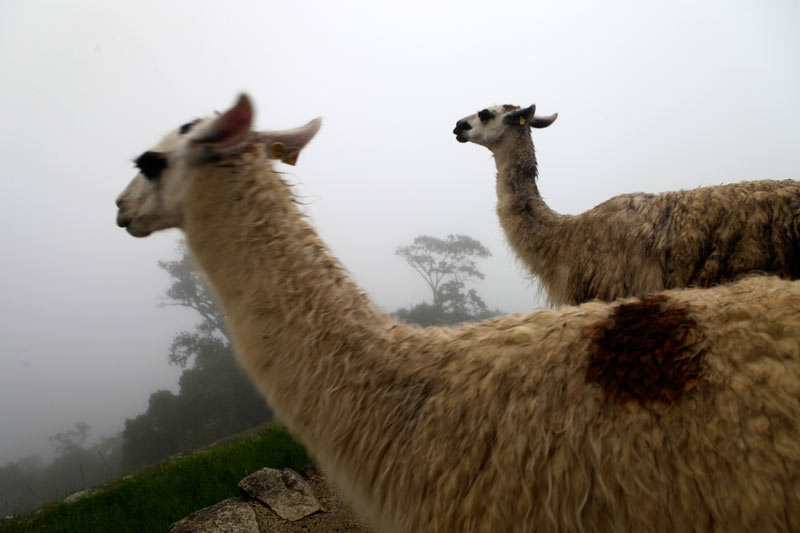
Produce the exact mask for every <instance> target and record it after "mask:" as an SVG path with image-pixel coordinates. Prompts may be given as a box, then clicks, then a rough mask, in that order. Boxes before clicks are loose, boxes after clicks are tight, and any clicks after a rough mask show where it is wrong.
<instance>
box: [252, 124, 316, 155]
mask: <svg viewBox="0 0 800 533" xmlns="http://www.w3.org/2000/svg"><path fill="white" fill-rule="evenodd" d="M321 124H322V119H321V118H315V119H314V120H312V121H311V122H309V123H308V124H306V125H305V126H300V127H299V128H294V129H291V130H283V131H260V132H258V133H257V134H256V135H257V136H258V139H259V140H261V141H262V142H263V143H264V144H265V145H267V155H268V156H269V157H270V158H271V159H280V160H281V161H283V162H284V163H286V164H287V165H294V164H295V163H297V156H298V155H300V151H301V150H303V148H305V146H306V145H307V144H308V143H309V142H310V141H311V139H313V138H314V135H316V134H317V132H318V131H319V127H320V125H321Z"/></svg>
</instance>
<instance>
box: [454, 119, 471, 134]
mask: <svg viewBox="0 0 800 533" xmlns="http://www.w3.org/2000/svg"><path fill="white" fill-rule="evenodd" d="M471 129H472V126H471V125H470V123H469V122H467V121H466V120H459V121H458V122H456V127H455V129H454V130H453V133H455V134H456V135H458V134H459V133H461V132H462V131H467V130H471Z"/></svg>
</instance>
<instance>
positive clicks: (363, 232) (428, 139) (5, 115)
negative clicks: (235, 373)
mask: <svg viewBox="0 0 800 533" xmlns="http://www.w3.org/2000/svg"><path fill="white" fill-rule="evenodd" d="M798 22H800V4H798V3H797V2H794V1H791V0H786V1H773V2H756V1H752V2H747V1H745V2H735V3H734V2H725V1H709V2H702V3H697V2H688V1H675V0H670V1H656V2H635V1H630V2H618V1H612V2H603V3H599V2H577V3H575V2H565V1H561V0H557V1H552V2H533V1H526V2H518V3H516V2H503V1H495V2H491V3H488V2H466V1H463V0H462V1H459V2H452V3H449V2H430V1H427V2H417V1H409V0H406V1H405V2H402V3H397V4H389V3H384V2H374V1H361V2H325V1H319V2H310V1H308V2H255V1H253V2H224V3H222V2H200V1H195V2H142V1H137V2H126V1H117V2H101V1H99V0H98V1H76V2H58V1H52V2H47V1H31V2H22V1H13V0H12V1H7V2H2V3H0V64H2V65H3V81H2V83H0V102H2V107H1V108H0V137H1V138H2V142H0V169H2V195H0V202H1V205H0V242H1V243H2V249H3V252H2V261H0V269H1V270H2V276H0V283H2V286H1V287H0V294H2V295H3V298H2V303H0V328H1V329H0V465H2V464H4V463H6V462H8V461H10V460H14V459H17V458H19V457H22V456H24V455H29V454H42V455H44V456H48V455H49V454H50V453H51V443H49V442H48V437H49V436H51V435H53V434H55V433H56V432H57V431H61V430H64V429H66V428H69V427H71V426H72V425H73V423H74V422H76V421H85V422H87V423H88V424H89V425H90V426H91V427H92V435H94V436H95V437H99V436H101V435H111V434H113V433H116V432H118V431H120V430H121V429H122V428H123V424H124V420H125V418H126V417H133V416H135V415H137V414H139V413H142V412H143V411H144V410H145V409H146V407H147V399H148V396H149V394H150V393H151V392H154V391H155V390H157V389H159V388H170V389H173V390H174V389H175V388H176V386H177V385H176V383H177V381H176V380H177V377H178V375H179V373H180V369H177V368H174V367H170V366H169V365H168V364H167V348H168V346H169V344H170V341H171V339H172V337H173V335H174V334H175V333H176V332H178V331H179V330H181V329H186V328H190V327H191V326H192V324H193V323H194V318H193V317H192V315H191V314H189V313H188V312H186V311H184V310H181V309H177V308H163V307H161V308H159V307H158V305H159V303H160V302H161V299H162V296H163V294H164V291H165V289H166V287H167V286H168V282H169V280H168V276H167V274H166V273H165V272H163V271H161V270H160V269H159V268H158V266H157V260H158V259H169V258H175V257H177V255H178V253H177V242H178V239H179V238H180V234H179V232H178V231H176V230H170V231H166V232H161V233H159V234H156V235H154V236H151V237H149V238H146V239H141V240H137V239H133V238H132V237H130V236H129V235H127V234H126V233H125V232H124V231H123V230H121V229H120V228H118V227H116V225H115V224H114V219H115V214H116V208H115V206H114V199H115V197H116V196H117V194H118V193H119V192H120V191H121V190H122V188H123V187H124V186H125V185H126V184H127V182H128V181H129V180H130V178H132V177H133V175H134V173H135V172H134V170H133V166H132V164H131V159H132V158H133V157H135V156H136V155H137V154H139V153H140V152H142V151H143V150H145V149H147V148H148V147H149V146H151V145H152V144H153V143H154V142H156V141H157V140H158V139H159V138H160V136H161V135H162V134H163V133H164V132H166V131H167V130H170V129H172V128H175V127H177V126H178V125H180V124H182V123H185V122H187V121H188V120H191V119H193V118H195V117H198V116H204V115H207V114H209V113H211V112H212V111H213V110H223V109H225V108H227V106H229V105H230V104H231V103H232V102H233V101H234V97H235V96H236V94H237V93H239V92H241V91H247V92H248V93H249V94H250V95H251V96H252V98H253V100H254V102H255V105H256V113H257V118H256V126H257V127H258V128H261V129H281V128H290V127H294V126H297V125H300V124H303V123H305V122H307V121H308V120H309V119H311V118H313V117H316V116H322V117H323V120H324V123H323V128H322V130H321V131H320V133H319V134H318V135H317V137H316V138H315V139H314V141H313V142H312V143H311V144H310V145H309V146H308V147H307V149H306V150H305V152H304V153H303V154H301V156H300V159H299V161H298V165H297V166H296V167H283V166H282V167H281V168H280V170H282V171H285V172H288V173H289V179H290V180H291V181H292V182H295V183H297V184H298V185H297V187H298V190H299V192H300V193H301V194H303V195H304V196H305V198H306V202H307V203H308V206H307V207H306V209H307V211H308V213H309V214H310V216H311V218H312V220H313V222H314V225H315V227H316V228H317V230H318V231H319V233H320V234H321V236H322V238H323V239H324V240H325V241H326V242H327V243H328V245H329V246H330V247H331V249H332V250H333V252H334V253H335V254H336V255H337V256H338V257H339V259H340V260H341V261H342V262H343V263H344V264H345V266H346V267H347V268H348V269H349V270H350V271H351V273H352V275H353V277H354V278H355V280H356V281H357V282H358V283H359V285H360V286H361V287H362V288H363V289H364V290H365V291H367V292H368V293H369V294H370V296H371V298H372V299H373V301H374V302H375V303H376V304H377V305H378V306H380V307H381V308H382V309H385V310H387V311H393V310H395V309H397V308H398V307H400V306H409V305H413V304H416V303H418V302H420V301H422V300H424V299H428V298H429V295H428V292H427V291H428V289H427V288H426V286H425V285H424V283H423V282H422V280H421V279H420V278H419V277H418V275H417V274H416V273H415V272H414V271H413V270H412V269H411V268H409V267H408V265H406V264H405V263H404V262H403V260H402V259H400V258H399V257H397V256H396V255H395V249H396V248H397V246H398V245H402V244H408V243H410V242H411V241H412V240H413V238H414V237H415V236H417V235H419V234H429V235H434V236H440V237H443V236H445V235H447V234H448V233H462V234H466V235H470V236H472V237H474V238H476V239H478V240H480V241H481V242H482V243H483V244H484V245H486V246H487V247H488V248H489V249H490V250H491V251H492V253H493V256H492V257H491V258H490V259H489V260H486V261H482V262H480V263H479V267H480V268H481V269H482V270H483V271H484V273H485V274H486V279H485V280H484V281H482V282H479V283H476V284H475V285H474V287H475V288H476V289H477V290H478V292H479V294H480V295H481V296H482V297H483V298H484V300H485V301H486V303H487V305H488V306H489V307H490V308H500V309H502V310H504V311H506V312H521V311H527V310H531V309H533V308H536V307H538V306H541V305H542V299H541V298H540V297H539V294H538V291H537V287H536V285H535V283H534V282H532V281H531V280H530V279H529V278H528V277H526V275H525V273H524V271H523V270H522V269H521V268H520V266H519V265H518V263H516V261H515V259H514V257H513V255H512V254H511V253H510V252H509V250H508V247H507V245H506V243H505V240H504V237H503V235H502V233H501V230H500V226H499V224H498V221H497V217H496V214H495V212H494V204H495V190H494V181H495V180H494V175H495V168H494V163H493V160H492V158H491V156H490V154H489V152H488V151H487V150H486V149H484V148H482V147H479V146H476V145H472V144H468V145H461V144H459V143H457V142H456V141H455V139H454V137H453V134H452V133H451V131H452V129H453V126H454V124H455V122H456V120H458V119H459V118H462V117H464V116H466V115H469V114H471V113H474V112H475V111H477V110H479V109H482V108H484V107H487V106H489V105H493V104H504V103H511V104H517V105H528V104H531V103H536V104H537V109H538V110H539V112H540V113H543V114H550V113H553V112H558V113H559V118H558V121H557V122H556V123H555V124H554V125H553V126H551V127H550V128H548V129H546V130H541V131H536V132H535V137H534V142H535V144H536V148H537V153H538V156H539V162H540V176H541V177H540V189H541V191H542V193H543V195H544V196H545V198H546V200H547V201H548V202H549V204H550V206H551V207H552V208H553V209H555V210H557V211H560V212H563V213H578V212H581V211H583V210H585V209H587V208H589V207H592V206H594V205H596V204H597V203H599V202H601V201H603V200H606V199H608V198H609V197H611V196H613V195H616V194H620V193H625V192H633V191H646V192H659V191H664V190H674V189H680V188H693V187H697V186H702V185H713V184H720V183H730V182H736V181H741V180H749V179H761V178H776V179H778V178H795V179H800V150H799V149H798V147H800V106H798V104H797V98H798V95H800V33H798V32H797V25H798Z"/></svg>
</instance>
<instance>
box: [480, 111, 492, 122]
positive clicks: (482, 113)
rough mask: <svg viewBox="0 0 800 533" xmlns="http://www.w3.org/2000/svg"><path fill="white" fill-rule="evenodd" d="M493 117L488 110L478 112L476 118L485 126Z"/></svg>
mask: <svg viewBox="0 0 800 533" xmlns="http://www.w3.org/2000/svg"><path fill="white" fill-rule="evenodd" d="M494 117H495V115H494V113H492V112H491V111H489V110H488V109H482V110H480V111H478V118H479V119H481V123H483V124H486V123H487V122H489V121H490V120H492V119H493V118H494Z"/></svg>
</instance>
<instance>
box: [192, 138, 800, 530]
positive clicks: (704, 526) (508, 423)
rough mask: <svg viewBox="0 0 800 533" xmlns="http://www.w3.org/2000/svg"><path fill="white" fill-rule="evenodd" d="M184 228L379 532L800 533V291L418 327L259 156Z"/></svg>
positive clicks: (291, 411) (281, 391)
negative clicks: (356, 280) (354, 267)
mask: <svg viewBox="0 0 800 533" xmlns="http://www.w3.org/2000/svg"><path fill="white" fill-rule="evenodd" d="M247 142H251V141H247ZM182 227H183V229H184V231H185V233H186V236H187V240H188V243H189V246H190V247H191V249H192V250H193V252H194V254H195V255H196V258H197V260H198V262H199V264H200V265H201V266H202V268H203V270H204V271H205V273H206V274H207V275H208V278H209V279H210V281H211V283H212V285H213V286H214V289H215V291H216V293H217V294H218V296H219V299H220V301H221V305H222V307H223V310H224V312H225V315H226V317H227V320H228V324H229V326H230V330H231V334H232V337H233V340H234V344H235V347H236V352H237V354H238V357H239V359H240V361H241V363H242V364H243V366H244V368H245V369H246V370H247V372H248V374H249V375H250V377H251V378H252V379H253V380H254V382H255V383H256V384H257V385H258V387H259V388H260V390H261V391H262V393H263V394H264V396H265V397H266V398H267V400H268V401H269V403H270V405H271V406H272V407H273V408H274V410H275V412H276V413H277V415H278V416H279V418H280V419H281V420H282V421H284V422H285V423H286V424H287V425H288V426H289V429H290V430H291V431H292V432H293V434H295V435H296V436H297V437H298V438H300V440H301V441H302V442H303V443H304V444H305V445H306V446H307V447H308V448H309V450H310V451H311V452H312V453H313V454H314V456H315V457H317V458H318V459H319V460H320V461H321V463H322V465H323V468H324V469H325V470H326V471H327V472H328V473H329V475H330V476H331V477H332V479H333V480H334V481H335V482H336V483H337V484H338V485H339V487H340V489H341V491H342V493H343V494H344V495H345V497H347V498H349V499H350V501H351V502H352V503H353V504H354V506H355V507H356V509H357V510H358V511H359V512H360V513H361V514H362V515H363V516H364V517H365V518H367V519H368V520H369V521H370V522H371V523H372V525H373V526H374V527H375V529H376V530H378V531H386V532H421V531H428V532H445V533H446V532H459V533H465V532H467V533H468V532H479V531H487V532H500V531H642V532H645V531H647V532H653V531H655V532H658V531H664V532H673V531H729V530H730V531H734V530H741V531H745V530H763V531H792V530H794V531H797V530H800V282H791V281H785V280H781V279H778V278H775V277H754V278H750V279H746V280H743V281H740V282H738V283H735V284H731V285H724V286H719V287H715V288H712V289H705V290H700V289H692V290H684V291H668V292H664V293H662V294H660V295H658V296H654V297H650V298H649V299H646V300H639V299H630V300H624V301H621V302H616V303H611V304H609V303H603V302H592V303H588V304H585V305H582V306H580V307H565V308H563V309H560V310H555V311H554V310H541V311H537V312H534V313H531V314H525V315H511V316H507V317H504V318H500V319H495V320H490V321H487V322H483V323H481V324H471V325H463V326H460V327H455V328H429V329H422V328H419V327H415V326H408V325H402V324H399V323H396V322H394V321H392V320H391V319H389V318H388V317H386V316H385V315H383V314H381V313H379V312H378V311H376V309H375V308H374V307H373V306H372V305H371V304H370V302H369V301H368V299H367V298H366V296H365V295H364V294H363V293H362V292H361V291H359V290H358V288H357V287H356V286H355V285H354V284H353V282H352V281H350V279H349V278H348V276H347V274H346V273H345V271H344V270H343V268H342V267H341V266H340V265H339V263H338V262H337V261H336V260H335V259H334V258H333V257H332V256H331V255H330V253H329V252H328V250H327V249H326V247H325V245H324V244H323V243H322V242H321V241H320V239H319V238H318V237H317V235H316V233H315V232H314V230H313V229H312V228H311V226H310V225H309V224H308V222H307V220H306V219H305V217H304V216H303V215H302V213H301V212H300V210H299V209H298V207H297V205H296V202H295V199H294V197H293V196H292V193H291V191H290V188H289V187H288V186H287V185H286V184H285V183H284V182H283V181H282V180H281V179H280V178H279V176H278V175H277V174H276V173H275V172H273V170H272V168H271V165H270V162H269V161H268V160H267V158H266V156H265V151H264V147H263V146H262V145H260V144H248V145H247V146H245V147H244V148H243V149H242V150H240V151H237V153H236V154H234V155H231V156H228V157H222V158H221V159H220V160H218V161H216V162H214V163H207V164H202V165H198V166H196V167H195V168H193V169H192V170H191V173H190V176H189V178H188V182H187V184H186V194H185V197H184V198H183V222H182ZM653 361H659V362H662V363H663V364H656V363H653ZM662 368H667V369H668V370H667V371H666V374H668V375H667V376H666V377H664V376H661V375H660V372H661V371H662ZM684 368H686V369H689V371H688V372H685V373H684V371H683V370H682V369H684ZM617 369H622V370H621V372H622V375H624V379H620V378H619V375H620V374H617Z"/></svg>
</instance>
